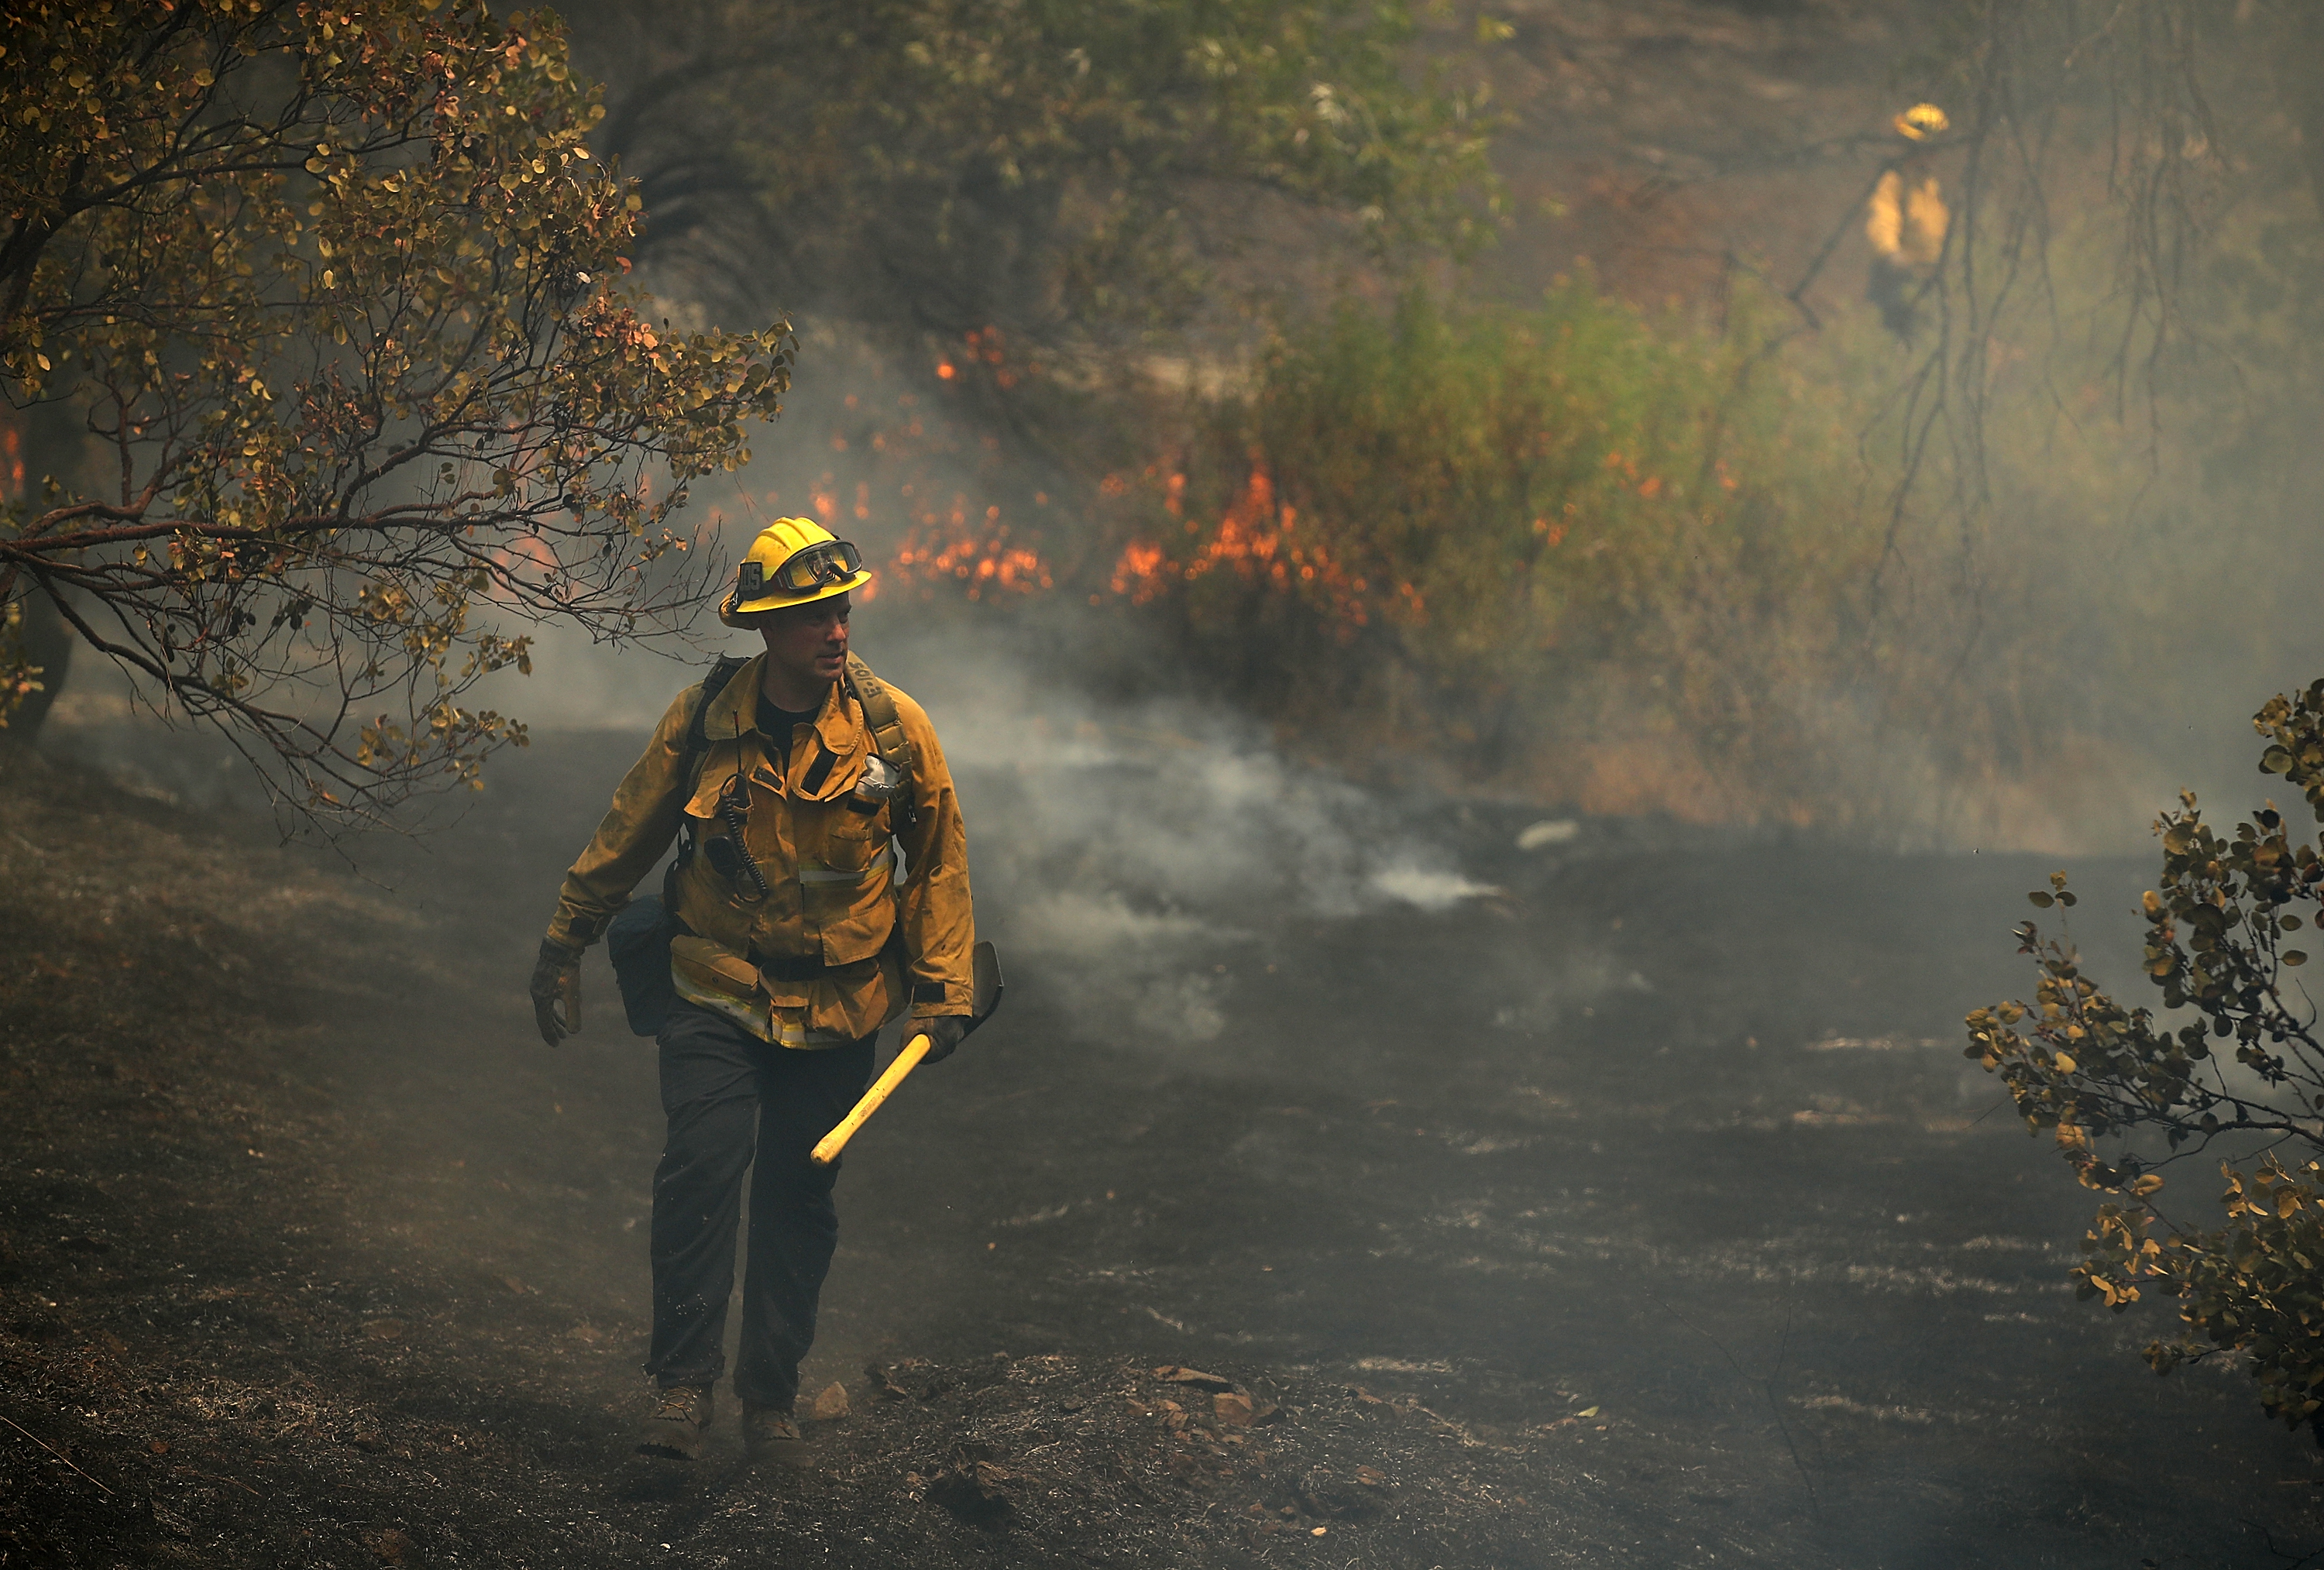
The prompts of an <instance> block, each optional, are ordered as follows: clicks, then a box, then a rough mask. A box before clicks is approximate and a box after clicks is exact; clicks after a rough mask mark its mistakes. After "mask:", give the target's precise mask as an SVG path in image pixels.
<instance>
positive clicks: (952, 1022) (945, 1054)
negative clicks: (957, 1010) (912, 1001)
mask: <svg viewBox="0 0 2324 1570" xmlns="http://www.w3.org/2000/svg"><path fill="white" fill-rule="evenodd" d="M966 1034H968V1019H967V1016H966V1015H953V1014H947V1015H937V1016H936V1018H934V1019H916V1020H909V1021H907V1022H906V1023H905V1025H904V1044H905V1045H906V1046H909V1045H911V1044H912V1038H913V1037H914V1036H926V1037H927V1038H928V1055H927V1057H925V1058H922V1059H921V1060H920V1061H921V1062H923V1063H941V1062H943V1061H944V1060H945V1059H946V1058H949V1057H951V1056H952V1050H953V1049H954V1047H956V1046H958V1045H960V1039H961V1037H963V1036H964V1035H966Z"/></svg>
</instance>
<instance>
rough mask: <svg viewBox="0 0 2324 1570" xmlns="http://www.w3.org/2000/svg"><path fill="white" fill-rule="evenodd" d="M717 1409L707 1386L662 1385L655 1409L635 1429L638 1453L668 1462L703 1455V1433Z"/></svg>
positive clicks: (686, 1459) (690, 1459)
mask: <svg viewBox="0 0 2324 1570" xmlns="http://www.w3.org/2000/svg"><path fill="white" fill-rule="evenodd" d="M715 1409H716V1406H715V1401H714V1400H712V1397H711V1392H710V1387H709V1386H707V1385H692V1384H674V1385H670V1386H668V1387H667V1388H665V1389H664V1390H663V1391H661V1394H660V1397H659V1400H656V1401H655V1403H654V1409H653V1410H652V1411H651V1412H650V1413H649V1414H647V1417H646V1420H645V1425H644V1427H642V1428H640V1429H639V1430H638V1454H639V1455H659V1456H662V1457H665V1458H666V1459H668V1460H671V1461H693V1460H696V1459H698V1458H699V1457H700V1456H701V1455H702V1436H703V1433H704V1431H705V1429H707V1428H709V1427H710V1418H711V1414H712V1413H713V1412H714V1411H715Z"/></svg>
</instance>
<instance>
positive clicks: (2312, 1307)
mask: <svg viewBox="0 0 2324 1570" xmlns="http://www.w3.org/2000/svg"><path fill="white" fill-rule="evenodd" d="M2254 723H2255V726H2256V728H2257V729H2258V730H2259V731H2260V733H2261V734H2262V735H2263V736H2264V737H2266V738H2267V739H2268V743H2269V745H2268V747H2267V748H2266V751H2265V752H2264V754H2263V756H2262V758H2261V762H2260V767H2261V769H2262V771H2263V772H2265V773H2270V774H2280V775H2282V776H2285V777H2286V778H2287V779H2288V780H2290V781H2291V782H2292V784H2293V785H2297V786H2299V787H2300V788H2301V791H2302V793H2303V794H2305V795H2306V797H2307V799H2308V802H2309V804H2310V806H2311V807H2312V808H2313V809H2314V811H2315V816H2316V817H2317V819H2318V821H2319V822H2324V681H2319V682H2317V683H2315V684H2312V685H2310V687H2309V688H2308V689H2307V691H2306V692H2304V693H2301V694H2299V695H2298V696H2297V697H2296V698H2294V697H2285V696H2282V695H2278V696H2277V697H2276V698H2274V699H2273V700H2272V701H2271V702H2269V703H2268V704H2267V705H2266V707H2264V708H2263V709H2262V710H2261V711H2260V712H2259V713H2258V715H2257V716H2256V717H2255V721H2254ZM2154 828H2155V832H2156V834H2157V835H2158V836H2160V838H2161V839H2162V841H2163V876H2162V886H2161V887H2160V888H2159V889H2157V890H2153V891H2150V892H2149V893H2148V894H2147V895H2145V898H2144V907H2145V916H2146V922H2147V939H2146V945H2145V970H2146V974H2147V978H2148V979H2149V981H2150V982H2152V983H2153V986H2154V987H2156V988H2158V989H2159V990H2160V992H2161V993H2162V997H2163V1007H2164V1008H2165V1009H2167V1010H2181V1009H2186V1010H2191V1011H2192V1012H2193V1013H2194V1015H2196V1017H2195V1018H2193V1019H2191V1020H2190V1021H2189V1022H2188V1023H2187V1024H2183V1025H2181V1026H2180V1027H2179V1028H2178V1029H2176V1030H2175V1031H2173V1030H2167V1029H2163V1028H2161V1027H2159V1026H2158V1024H2157V1022H2156V1019H2155V1016H2154V1015H2153V1012H2152V1011H2150V1010H2148V1009H2145V1008H2125V1007H2124V1006H2123V1005H2121V1004H2119V1003H2117V1002H2116V1001H2115V999H2113V998H2112V997H2110V996H2108V995H2107V993H2105V992H2104V991H2102V990H2100V989H2099V987H2098V984H2097V983H2096V982H2094V981H2093V980H2091V979H2090V978H2089V977H2087V976H2085V975H2083V973H2082V970H2081V967H2080V962H2079V959H2078V958H2077V956H2076V954H2075V952H2074V950H2073V949H2072V948H2071V946H2070V944H2069V943H2068V942H2067V941H2065V940H2063V939H2050V940H2044V939H2043V937H2042V935H2041V932H2040V931H2039V930H2038V929H2037V928H2036V927H2035V925H2034V923H2032V922H2030V921H2029V922H2027V923H2024V924H2023V925H2021V926H2020V927H2019V928H2018V930H2017V932H2018V938H2019V941H2020V944H2021V948H2020V951H2021V952H2024V953H2030V954H2033V955H2034V956H2035V957H2036V959H2037V961H2038V963H2039V966H2040V976H2041V979H2040V982H2039V986H2038V989H2037V991H2036V993H2035V995H2034V1002H2033V1004H2032V1005H2030V1006H2029V1005H2026V1004H2024V1003H2022V1002H2010V1003H2003V1004H1998V1005H1994V1006H1992V1007H1989V1008H1980V1009H1978V1010H1977V1011H1976V1012H1975V1013H1973V1014H1971V1015H1969V1020H1968V1024H1969V1056H1970V1057H1972V1058H1975V1059H1977V1060H1978V1061H1979V1062H1980V1063H1982V1064H1983V1065H1984V1067H1985V1068H1986V1069H1987V1070H1989V1071H1991V1072H1993V1073H1996V1074H1998V1075H1999V1076H2000V1077H2001V1079H2002V1081H2003V1083H2004V1084H2006V1086H2007V1087H2008V1088H2009V1092H2010V1095H2011V1097H2013V1098H2014V1099H2015V1102H2016V1106H2017V1110H2018V1111H2019V1112H2020V1113H2021V1114H2022V1115H2023V1116H2024V1118H2025V1122H2026V1126H2027V1127H2028V1128H2029V1129H2031V1130H2033V1131H2034V1132H2036V1133H2039V1132H2041V1131H2043V1130H2048V1131H2051V1133H2052V1135H2053V1137H2054V1138H2055V1139H2056V1142H2057V1144H2058V1148H2059V1150H2060V1152H2061V1153H2062V1154H2063V1155H2064V1156H2065V1158H2066V1160H2067V1161H2069V1162H2070V1164H2071V1165H2072V1167H2073V1169H2074V1172H2075V1175H2076V1176H2077V1177H2078V1178H2080V1180H2081V1182H2082V1183H2083V1184H2084V1186H2086V1187H2088V1188H2090V1189H2097V1190H2099V1191H2101V1192H2104V1193H2107V1194H2111V1195H2115V1196H2117V1198H2114V1199H2111V1200H2109V1201H2108V1202H2107V1203H2106V1204H2104V1205H2102V1206H2100V1207H2099V1209H2098V1217H2097V1219H2096V1221H2095V1222H2094V1223H2093V1224H2092V1226H2091V1228H2090V1230H2089V1235H2087V1237H2086V1238H2085V1239H2084V1241H2083V1244H2082V1247H2083V1252H2084V1253H2085V1255H2086V1256H2087V1257H2085V1259H2084V1260H2083V1261H2082V1262H2081V1263H2080V1264H2079V1265H2077V1266H2075V1267H2074V1272H2073V1273H2074V1276H2075V1278H2076V1280H2077V1282H2078V1288H2077V1290H2078V1291H2079V1292H2080V1295H2081V1296H2082V1297H2083V1298H2085V1299H2089V1298H2098V1299H2103V1300H2104V1301H2105V1302H2106V1303H2107V1306H2108V1307H2109V1308H2115V1309H2116V1310H2121V1309H2125V1308H2128V1307H2129V1306H2130V1305H2131V1304H2133V1303H2135V1302H2137V1301H2138V1300H2139V1299H2141V1298H2142V1296H2144V1294H2145V1293H2146V1292H2147V1291H2149V1290H2152V1291H2154V1292H2156V1293H2158V1294H2161V1295H2163V1296H2167V1297H2170V1298H2172V1299H2176V1301H2177V1304H2178V1308H2179V1315H2180V1318H2181V1320H2182V1321H2183V1323H2184V1324H2185V1326H2186V1327H2187V1331H2188V1334H2186V1335H2184V1336H2181V1337H2179V1338H2178V1339H2176V1340H2168V1341H2165V1340H2158V1341H2156V1342H2154V1343H2153V1344H2152V1345H2149V1346H2148V1347H2147V1348H2146V1358H2147V1361H2148V1363H2150V1364H2152V1365H2153V1368H2154V1369H2155V1371H2156V1372H2157V1373H2168V1372H2170V1371H2171V1370H2172V1369H2173V1368H2175V1367H2177V1366H2179V1365H2180V1364H2181V1363H2187V1362H2190V1361H2193V1360H2196V1359H2199V1358H2204V1357H2209V1356H2212V1355H2217V1354H2222V1353H2225V1354H2242V1355H2244V1356H2246V1357H2247V1358H2248V1359H2249V1362H2250V1367H2251V1373H2252V1375H2253V1377H2254V1378H2255V1380H2256V1381H2257V1382H2258V1383H2259V1386H2260V1401H2261V1405H2262V1406H2263V1407H2264V1408H2265V1409H2266V1410H2267V1411H2268V1412H2269V1413H2270V1414H2272V1415H2273V1416H2275V1417H2278V1418H2281V1419H2283V1420H2284V1421H2286V1422H2287V1423H2291V1424H2293V1425H2298V1424H2301V1423H2304V1422H2311V1421H2313V1420H2314V1419H2315V1418H2316V1417H2317V1415H2318V1413H2319V1409H2324V1122H2319V1116H2324V1040H2319V1036H2318V1033H2317V1029H2316V1010H2315V1006H2314V1005H2313V1004H2312V1003H2311V1002H2310V1001H2309V999H2308V997H2307V996H2306V994H2305V992H2304V991H2302V990H2301V989H2300V988H2298V987H2296V986H2294V985H2293V984H2292V978H2289V977H2288V976H2287V975H2286V972H2287V971H2289V970H2292V969H2296V968H2298V967H2299V966H2301V965H2302V964H2304V963H2305V962H2306V960H2307V959H2308V955H2307V954H2306V952H2305V951H2304V950H2301V949H2300V948H2298V947H2297V946H2296V945H2297V943H2298V942H2299V941H2300V939H2299V937H2298V934H2299V933H2300V932H2302V931H2304V930H2307V929H2310V928H2313V927H2315V926H2316V924H2317V922H2318V912H2317V908H2316V907H2318V905H2319V902H2324V858H2320V857H2319V849H2318V847H2317V846H2316V845H2314V844H2311V843H2309V842H2307V841H2306V840H2301V841H2300V842H2299V843H2296V844H2295V843H2294V841H2293V836H2292V832H2291V831H2290V829H2289V828H2288V827H2287V826H2286V824H2285V822H2284V819H2283V816H2282V813H2279V812H2278V811H2277V810H2276V809H2275V808H2274V807H2273V805H2270V806H2268V807H2266V808H2264V810H2262V811H2261V812H2259V813H2255V814H2254V816H2253V820H2252V821H2251V822H2243V823H2238V824H2237V825H2236V830H2235V832H2234V833H2233V835H2232V836H2226V835H2221V834H2220V833H2219V832H2218V831H2216V830H2214V829H2213V828H2212V827H2211V826H2210V825H2209V824H2207V823H2206V822H2203V819H2202V814H2201V813H2200V811H2199V808H2198V806H2197V803H2196V801H2195V798H2194V796H2193V794H2191V793H2190V794H2182V796H2181V806H2180V808H2179V809H2178V810H2176V811H2172V812H2166V813H2163V814H2162V816H2161V817H2160V818H2159V819H2158V820H2157V821H2156V822H2155V825H2154ZM2051 884H2052V886H2051V888H2049V889H2047V890H2036V891H2034V893H2033V895H2031V896H2030V897H2031V898H2032V900H2033V903H2034V904H2036V905H2039V906H2043V907H2055V906H2060V905H2065V906H2070V905H2072V904H2073V903H2074V895H2073V894H2072V893H2071V892H2070V890H2068V889H2067V887H2066V879H2065V875H2064V874H2062V873H2061V874H2058V875H2056V876H2054V877H2052V879H2051ZM2108 1140H2120V1141H2122V1142H2123V1148H2122V1150H2121V1151H2120V1152H2119V1153H2116V1154H2115V1155H2114V1156H2112V1157H2111V1159H2108V1158H2107V1157H2105V1156H2102V1155H2101V1154H2100V1153H2099V1146H2100V1142H2102V1141H2108ZM2158 1141H2159V1144H2160V1146H2161V1148H2160V1150H2156V1149H2154V1148H2153V1143H2156V1142H2158ZM2140 1142H2144V1143H2140ZM2215 1149H2224V1150H2225V1151H2226V1152H2227V1154H2228V1158H2229V1159H2227V1160H2223V1161H2221V1162H2220V1164H2219V1171H2220V1176H2221V1178H2222V1180H2224V1182H2225V1184H2226V1189H2225V1192H2224V1193H2223V1194H2222V1195H2221V1197H2220V1205H2221V1207H2222V1208H2223V1209H2224V1211H2225V1214H2226V1222H2225V1225H2223V1226H2213V1227H2206V1226H2201V1225H2199V1224H2197V1223H2196V1222H2195V1221H2193V1220H2191V1219H2190V1218H2187V1217H2179V1218H2176V1219H2174V1218H2172V1217H2168V1216H2166V1215H2165V1214H2164V1213H2163V1209H2162V1202H2161V1199H2160V1198H2159V1197H2160V1196H2161V1194H2162V1193H2163V1188H2164V1180H2163V1176H2162V1172H2163V1169H2165V1168H2168V1167H2170V1166H2171V1165H2172V1164H2174V1163H2176V1162H2179V1161H2185V1160H2187V1159H2188V1158H2190V1157H2191V1156H2196V1155H2199V1154H2203V1153H2205V1152H2211V1151H2213V1150H2215Z"/></svg>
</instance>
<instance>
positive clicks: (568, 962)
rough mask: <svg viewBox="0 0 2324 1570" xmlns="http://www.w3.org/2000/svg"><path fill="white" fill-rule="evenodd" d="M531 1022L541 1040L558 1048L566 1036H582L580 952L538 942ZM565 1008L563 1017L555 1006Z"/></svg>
mask: <svg viewBox="0 0 2324 1570" xmlns="http://www.w3.org/2000/svg"><path fill="white" fill-rule="evenodd" d="M530 990H531V992H532V1018H533V1023H534V1024H538V1025H539V1026H540V1039H541V1040H542V1041H544V1042H548V1043H549V1045H550V1046H552V1047H553V1046H557V1045H558V1044H559V1043H560V1042H563V1041H564V1040H565V1038H566V1037H567V1036H577V1035H579V1034H580V1033H581V950H578V949H568V948H567V947H566V946H565V945H564V944H562V943H559V942H558V941H555V940H553V939H549V938H543V939H542V940H541V941H540V958H539V959H538V960H536V961H535V962H534V964H533V967H532V987H531V989H530ZM559 1004H562V1005H564V1015H563V1017H561V1018H560V1017H558V1005H559Z"/></svg>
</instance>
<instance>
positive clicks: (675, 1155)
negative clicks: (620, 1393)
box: [646, 1002, 872, 1409]
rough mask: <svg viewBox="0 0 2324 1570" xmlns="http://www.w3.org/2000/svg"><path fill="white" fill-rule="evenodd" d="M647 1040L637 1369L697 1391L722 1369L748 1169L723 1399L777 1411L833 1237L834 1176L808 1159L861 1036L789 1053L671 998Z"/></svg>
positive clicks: (859, 1081) (856, 1059)
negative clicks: (656, 1154)
mask: <svg viewBox="0 0 2324 1570" xmlns="http://www.w3.org/2000/svg"><path fill="white" fill-rule="evenodd" d="M660 1042H661V1106H662V1110H663V1111H664V1112H665V1113H667V1114H668V1115H669V1139H668V1142H667V1143H665V1144H664V1145H663V1147H662V1157H661V1165H660V1166H659V1167H658V1168H656V1169H655V1171H654V1188H653V1244H652V1252H653V1350H652V1354H651V1356H650V1358H649V1360H648V1361H647V1363H646V1372H647V1373H650V1374H652V1375H654V1376H655V1378H656V1379H658V1380H659V1382H660V1383H661V1385H662V1387H663V1388H664V1389H668V1388H669V1387H670V1386H672V1385H708V1384H711V1383H713V1382H715V1381H716V1380H717V1378H718V1375H719V1374H720V1373H721V1372H722V1371H724V1367H725V1363H726V1359H725V1354H724V1340H725V1333H726V1300H727V1299H728V1298H729V1297H730V1296H731V1295H732V1294H733V1290H734V1233H735V1228H736V1224H737V1222H738V1220H739V1218H740V1216H741V1211H742V1177H743V1174H744V1173H745V1172H746V1171H747V1172H749V1173H750V1175H751V1242H750V1253H749V1256H748V1260H747V1262H746V1263H745V1265H744V1267H743V1275H742V1350H741V1354H740V1355H739V1356H738V1357H737V1358H736V1359H735V1364H734V1392H735V1394H737V1395H739V1396H741V1397H742V1399H743V1400H746V1401H750V1402H752V1403H753V1404H755V1405H758V1406H765V1407H775V1408H779V1409H788V1408H789V1406H790V1404H791V1402H792V1400H793V1399H794V1398H795V1397H796V1396H797V1395H798V1364H799V1359H800V1358H802V1357H804V1356H806V1355H807V1347H808V1346H809V1345H812V1344H813V1343H814V1341H815V1305H816V1297H817V1296H818V1295H819V1294H820V1293H821V1292H822V1290H823V1278H824V1274H825V1272H827V1271H828V1270H829V1269H830V1268H831V1251H832V1249H833V1248H834V1247H835V1245H836V1244H837V1243H838V1241H839V1212H838V1210H837V1209H836V1208H835V1207H834V1206H833V1204H832V1202H831V1186H832V1182H833V1180H835V1179H836V1178H837V1177H838V1175H839V1169H838V1168H837V1167H836V1166H832V1167H818V1166H816V1164H815V1163H814V1162H812V1161H808V1160H807V1152H810V1151H812V1150H813V1149H814V1148H815V1144H816V1141H817V1140H820V1139H821V1138H822V1137H823V1136H824V1135H825V1134H828V1133H830V1132H831V1129H832V1125H834V1124H836V1123H837V1122H838V1121H839V1120H840V1119H841V1118H843V1117H844V1116H847V1112H848V1109H849V1108H850V1107H851V1106H854V1104H855V1098H856V1097H858V1096H859V1095H861V1094H862V1090H863V1086H864V1083H865V1082H866V1081H867V1080H869V1079H871V1049H872V1042H871V1039H870V1038H869V1037H867V1038H865V1039H864V1040H862V1041H860V1042H851V1043H849V1044H848V1045H846V1046H844V1047H830V1048H825V1049H823V1050H820V1051H799V1050H798V1049H795V1048H788V1047H779V1046H775V1045H772V1044H770V1043H769V1042H762V1041H760V1040H759V1039H758V1038H757V1037H755V1036H753V1035H752V1034H751V1033H749V1032H747V1031H745V1030H743V1029H742V1027H741V1026H739V1025H735V1024H729V1023H728V1022H727V1021H725V1020H724V1019H721V1018H720V1017H719V1016H718V1015H715V1014H712V1013H710V1012H709V1011H708V1010H706V1009H700V1008H696V1007H695V1006H694V1005H691V1004H687V1003H682V1002H681V1003H679V1004H678V1005H677V1006H676V1007H675V1008H674V1009H672V1011H671V1013H670V1016H669V1023H668V1024H665V1025H663V1026H662V1029H661V1035H660ZM753 1154H755V1155H756V1157H757V1162H756V1165H755V1168H754V1167H753V1164H752V1156H753Z"/></svg>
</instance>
